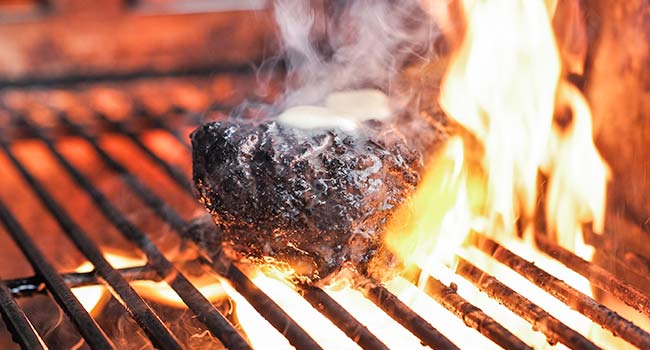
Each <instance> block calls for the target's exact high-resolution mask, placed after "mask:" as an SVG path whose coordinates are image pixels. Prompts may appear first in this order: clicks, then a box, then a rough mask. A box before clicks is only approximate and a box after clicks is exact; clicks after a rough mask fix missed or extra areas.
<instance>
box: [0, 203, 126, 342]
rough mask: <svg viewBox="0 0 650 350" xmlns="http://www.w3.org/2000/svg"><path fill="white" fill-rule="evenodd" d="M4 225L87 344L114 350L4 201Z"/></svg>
mask: <svg viewBox="0 0 650 350" xmlns="http://www.w3.org/2000/svg"><path fill="white" fill-rule="evenodd" d="M0 221H2V223H3V225H4V226H5V227H6V229H7V231H8V232H9V234H10V235H11V237H12V238H13V239H14V241H15V242H16V244H18V247H19V248H20V250H21V251H22V252H23V254H24V255H25V257H26V258H27V259H28V260H29V262H30V264H31V265H32V267H33V268H34V271H35V272H36V273H37V274H38V275H39V276H40V277H41V278H42V279H43V281H44V282H45V284H46V285H47V288H48V290H49V291H50V293H51V294H52V297H54V299H55V300H56V302H57V303H58V304H59V306H61V308H62V309H63V311H64V312H65V313H66V314H67V315H68V316H69V317H70V319H71V320H72V322H73V324H74V325H75V327H76V328H77V330H79V333H80V334H81V335H82V336H83V338H84V339H85V341H86V343H87V344H88V345H90V346H91V347H92V348H93V349H96V350H107V349H114V348H115V346H114V345H113V343H112V342H111V341H110V340H109V339H108V337H107V336H106V334H104V331H102V330H101V328H100V327H99V325H97V323H96V322H95V320H94V319H93V318H92V317H91V316H90V314H88V311H86V309H84V307H83V306H82V305H81V303H80V302H79V300H78V299H77V298H76V297H75V296H74V294H72V291H71V290H70V288H68V286H66V285H65V282H64V281H63V278H61V276H59V274H58V273H57V272H56V270H55V269H54V267H52V265H51V264H50V263H49V262H48V261H47V259H46V258H45V257H44V256H43V254H42V253H41V252H40V250H39V249H38V248H37V247H36V245H35V244H34V242H32V240H31V239H30V238H29V236H28V235H27V232H25V230H24V229H23V227H22V226H21V225H20V224H19V223H18V221H17V220H16V219H15V217H14V216H13V214H12V213H11V212H10V211H9V209H8V208H7V207H6V206H5V204H4V203H3V202H2V201H0Z"/></svg>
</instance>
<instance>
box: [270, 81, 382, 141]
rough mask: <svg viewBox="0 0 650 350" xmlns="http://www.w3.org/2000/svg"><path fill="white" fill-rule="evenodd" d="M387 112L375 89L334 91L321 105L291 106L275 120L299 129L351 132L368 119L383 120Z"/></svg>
mask: <svg viewBox="0 0 650 350" xmlns="http://www.w3.org/2000/svg"><path fill="white" fill-rule="evenodd" d="M390 115H391V109H390V105H389V103H388V96H386V94H384V93H383V92H381V91H379V90H375V89H360V90H346V91H337V92H333V93H331V94H329V95H328V96H327V98H326V99H325V105H324V106H310V105H305V106H295V107H291V108H288V109H287V110H285V111H284V112H282V114H280V115H279V116H278V121H279V122H281V123H284V124H287V125H289V126H292V127H296V128H300V129H327V128H340V129H342V130H346V131H352V130H354V129H356V128H357V126H358V125H359V123H361V122H363V121H365V120H369V119H379V120H381V119H386V118H388V117H390Z"/></svg>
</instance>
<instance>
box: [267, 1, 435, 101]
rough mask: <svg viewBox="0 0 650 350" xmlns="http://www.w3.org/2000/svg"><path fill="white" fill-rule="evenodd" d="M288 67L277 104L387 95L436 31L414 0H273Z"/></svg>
mask: <svg viewBox="0 0 650 350" xmlns="http://www.w3.org/2000/svg"><path fill="white" fill-rule="evenodd" d="M274 4H275V7H274V10H275V19H276V22H277V25H278V28H279V32H280V35H281V45H282V50H283V54H284V57H285V60H286V63H287V68H288V78H289V79H288V80H289V82H290V83H289V85H288V87H287V91H286V93H285V95H284V96H283V98H282V100H281V101H280V104H281V106H280V107H281V108H287V107H291V106H295V105H304V104H317V103H319V102H322V100H323V99H324V98H325V96H326V95H327V94H328V93H330V92H333V91H338V90H344V89H356V88H364V87H373V88H379V89H381V90H383V91H385V92H387V93H389V94H390V93H391V92H392V91H391V90H392V88H393V86H394V83H395V81H396V79H397V78H398V73H399V72H400V71H401V69H402V68H403V66H404V64H405V63H406V62H407V60H413V59H415V60H427V59H428V57H429V55H430V53H431V48H432V46H433V43H434V41H435V40H436V38H437V37H438V36H439V35H440V31H439V30H438V29H437V27H435V24H433V23H432V21H431V19H430V18H429V17H428V16H427V15H426V14H425V13H424V11H423V9H422V8H421V5H420V1H419V0H401V1H400V0H354V1H344V0H329V1H327V0H325V1H308V0H276V1H275V3H274Z"/></svg>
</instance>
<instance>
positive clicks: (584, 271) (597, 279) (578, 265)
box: [535, 235, 650, 316]
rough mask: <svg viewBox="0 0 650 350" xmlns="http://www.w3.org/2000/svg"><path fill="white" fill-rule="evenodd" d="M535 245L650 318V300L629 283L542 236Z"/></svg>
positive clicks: (537, 238) (539, 236)
mask: <svg viewBox="0 0 650 350" xmlns="http://www.w3.org/2000/svg"><path fill="white" fill-rule="evenodd" d="M535 238H536V239H535V243H536V244H537V246H538V247H539V248H540V249H541V250H542V251H543V252H545V253H546V254H548V255H549V256H551V257H552V258H554V259H556V260H557V261H559V262H561V263H562V264H564V265H565V266H566V267H568V268H570V269H572V270H573V271H575V272H577V273H579V274H581V275H582V276H584V277H585V278H587V279H589V281H590V282H591V283H593V284H594V285H595V286H597V287H598V288H600V289H602V290H604V291H606V292H609V293H612V295H614V296H615V297H617V298H619V299H621V300H622V301H623V302H624V303H625V304H627V305H629V306H631V307H633V308H635V309H636V310H638V311H641V312H643V313H644V314H646V316H650V298H648V297H647V296H646V295H645V294H643V292H641V291H640V290H638V289H636V288H635V287H634V286H632V285H630V284H629V283H625V282H622V281H620V280H619V279H618V278H616V277H615V276H614V275H612V274H611V273H609V272H608V271H607V270H605V269H603V268H602V267H600V266H598V265H595V264H592V263H590V262H588V261H586V260H584V259H582V258H581V257H579V256H577V255H575V254H573V253H571V252H570V251H568V250H566V249H564V248H562V247H560V246H558V245H557V244H554V243H552V242H551V241H549V240H548V239H547V238H545V237H544V236H542V235H536V237H535Z"/></svg>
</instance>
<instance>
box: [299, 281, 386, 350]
mask: <svg viewBox="0 0 650 350" xmlns="http://www.w3.org/2000/svg"><path fill="white" fill-rule="evenodd" d="M300 292H301V294H302V295H303V297H304V298H305V299H306V300H307V301H308V302H309V303H310V304H311V305H312V306H313V307H314V308H315V309H316V310H318V311H320V313H322V314H323V315H325V317H327V318H328V319H330V321H332V322H333V323H334V324H335V325H336V326H337V327H339V329H341V330H342V331H343V332H344V333H345V334H346V335H347V336H348V337H349V338H350V339H352V340H353V341H355V342H356V343H357V344H359V346H361V348H362V349H364V350H388V347H387V346H386V344H384V343H382V341H381V340H379V339H378V338H377V337H375V335H374V334H372V332H370V331H369V330H368V328H367V327H366V326H364V325H362V324H361V323H360V322H359V321H358V320H357V319H355V318H354V316H352V315H351V314H350V313H349V312H348V311H347V310H345V309H344V308H343V306H341V305H340V304H339V303H337V302H336V301H335V300H334V299H332V297H330V296H329V295H328V294H327V293H325V291H323V290H322V289H320V288H318V287H312V286H307V287H303V288H301V289H300Z"/></svg>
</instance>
